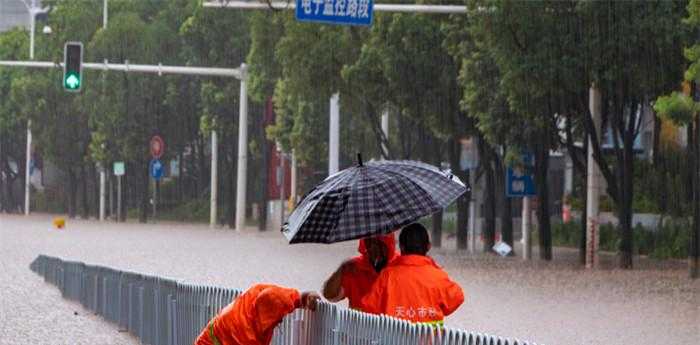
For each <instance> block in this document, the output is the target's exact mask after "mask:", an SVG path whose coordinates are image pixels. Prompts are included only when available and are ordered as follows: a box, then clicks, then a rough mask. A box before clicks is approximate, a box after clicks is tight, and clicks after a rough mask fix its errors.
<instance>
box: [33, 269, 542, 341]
mask: <svg viewBox="0 0 700 345" xmlns="http://www.w3.org/2000/svg"><path fill="white" fill-rule="evenodd" d="M30 268H31V270H32V271H34V272H36V273H37V274H39V275H41V276H43V277H44V281H46V282H48V283H51V284H54V285H56V286H57V287H58V288H59V290H61V294H62V295H63V297H64V298H67V299H70V300H73V301H78V302H80V303H81V304H82V305H83V306H84V307H85V308H87V309H88V310H90V311H92V312H94V313H95V314H99V315H102V317H104V318H105V319H107V320H109V321H111V322H113V323H115V324H117V325H118V326H119V328H120V329H123V330H126V331H128V332H129V333H131V334H133V335H134V336H136V337H137V338H139V339H140V341H141V342H142V343H143V344H148V345H183V344H192V343H193V342H194V340H195V338H196V337H197V336H198V335H199V333H200V332H201V330H202V328H203V327H204V326H205V325H206V324H207V322H208V321H209V319H210V318H211V317H213V316H214V315H216V313H217V312H218V311H219V310H220V309H221V308H223V307H225V306H226V305H227V304H229V303H230V302H231V301H232V300H233V299H234V298H236V297H238V295H239V294H240V293H241V291H240V290H236V289H224V288H220V287H211V286H201V285H191V284H184V283H181V282H178V281H176V280H173V279H166V278H160V277H153V276H148V275H143V274H139V273H134V272H127V271H119V270H115V269H111V268H108V267H102V266H92V265H86V264H84V263H82V262H75V261H63V260H61V259H59V258H55V257H49V256H44V255H40V256H39V257H37V258H36V259H35V260H34V262H32V263H31V265H30ZM272 344H273V345H301V344H304V345H307V344H308V345H380V344H381V345H385V344H386V345H403V344H411V345H413V344H421V345H423V344H425V345H438V344H441V345H527V344H528V343H527V342H522V341H519V340H511V339H505V338H500V337H494V336H490V335H487V334H479V333H471V332H467V331H463V330H457V329H451V328H444V329H433V328H431V327H430V326H427V325H416V324H412V323H409V322H407V321H404V320H398V319H395V318H391V317H387V316H377V315H370V314H366V313H361V312H357V311H354V310H350V309H345V308H340V307H338V306H336V305H333V304H329V303H325V302H320V303H319V305H318V307H317V308H316V311H313V312H312V311H309V310H300V309H297V310H296V311H295V312H293V313H292V314H290V315H288V316H287V317H285V318H284V320H283V321H282V323H281V324H280V325H279V326H278V327H277V328H276V329H275V334H274V337H273V339H272ZM532 345H535V344H532Z"/></svg>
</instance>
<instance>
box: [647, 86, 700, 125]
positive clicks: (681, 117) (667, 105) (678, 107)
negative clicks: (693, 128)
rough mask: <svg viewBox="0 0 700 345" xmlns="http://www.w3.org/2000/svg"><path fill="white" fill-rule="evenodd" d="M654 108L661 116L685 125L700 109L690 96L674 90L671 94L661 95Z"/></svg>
mask: <svg viewBox="0 0 700 345" xmlns="http://www.w3.org/2000/svg"><path fill="white" fill-rule="evenodd" d="M654 110H655V111H656V113H657V114H658V115H659V116H660V117H661V118H665V119H669V120H671V121H673V123H674V124H676V125H678V126H683V125H686V124H688V123H690V122H691V121H692V120H693V115H694V114H695V113H697V111H698V105H697V104H696V103H695V102H693V99H692V98H690V97H689V96H687V95H684V94H682V93H680V92H672V93H671V95H669V96H661V97H659V98H658V99H657V100H656V103H655V104H654Z"/></svg>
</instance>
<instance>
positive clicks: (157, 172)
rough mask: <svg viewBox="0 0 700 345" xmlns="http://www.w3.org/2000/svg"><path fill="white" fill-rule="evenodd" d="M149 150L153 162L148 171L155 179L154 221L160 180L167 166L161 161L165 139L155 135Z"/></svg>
mask: <svg viewBox="0 0 700 345" xmlns="http://www.w3.org/2000/svg"><path fill="white" fill-rule="evenodd" d="M148 146H149V148H150V150H151V157H153V159H151V162H150V163H149V164H148V171H149V173H150V174H151V177H153V219H155V218H156V209H157V208H156V205H157V201H158V187H159V182H160V179H161V178H162V177H163V170H164V168H165V166H164V165H163V163H162V162H161V161H160V157H163V153H164V152H165V142H164V141H163V138H161V137H160V136H159V135H154V136H153V137H152V138H151V141H150V142H149V145H148Z"/></svg>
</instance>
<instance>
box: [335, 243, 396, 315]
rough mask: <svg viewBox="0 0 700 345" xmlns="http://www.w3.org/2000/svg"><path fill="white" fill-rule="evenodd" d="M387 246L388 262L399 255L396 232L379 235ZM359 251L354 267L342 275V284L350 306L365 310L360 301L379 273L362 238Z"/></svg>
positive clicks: (353, 260)
mask: <svg viewBox="0 0 700 345" xmlns="http://www.w3.org/2000/svg"><path fill="white" fill-rule="evenodd" d="M379 240H381V241H382V242H383V243H384V244H385V245H386V247H387V258H388V262H391V261H393V260H394V259H395V258H397V257H398V255H397V254H396V240H395V239H394V234H393V233H391V234H389V235H385V236H381V237H379ZM357 251H359V252H360V255H358V256H356V257H354V258H352V269H350V270H346V271H344V272H343V275H342V276H341V278H340V279H341V283H340V284H341V286H342V287H343V293H344V294H345V297H347V298H348V302H349V304H350V308H352V309H359V310H363V309H362V308H361V307H360V301H361V300H362V297H364V296H365V295H366V294H367V293H368V292H369V290H370V288H371V287H372V284H374V281H375V280H376V279H377V277H379V273H377V271H375V270H374V267H373V266H372V264H371V263H370V261H369V258H368V257H367V249H366V248H365V240H364V239H362V240H360V244H359V245H358V248H357Z"/></svg>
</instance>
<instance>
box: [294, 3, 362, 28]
mask: <svg viewBox="0 0 700 345" xmlns="http://www.w3.org/2000/svg"><path fill="white" fill-rule="evenodd" d="M373 5H374V0H297V2H296V17H297V20H298V21H302V22H321V23H328V24H340V25H370V24H372V7H373Z"/></svg>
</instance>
